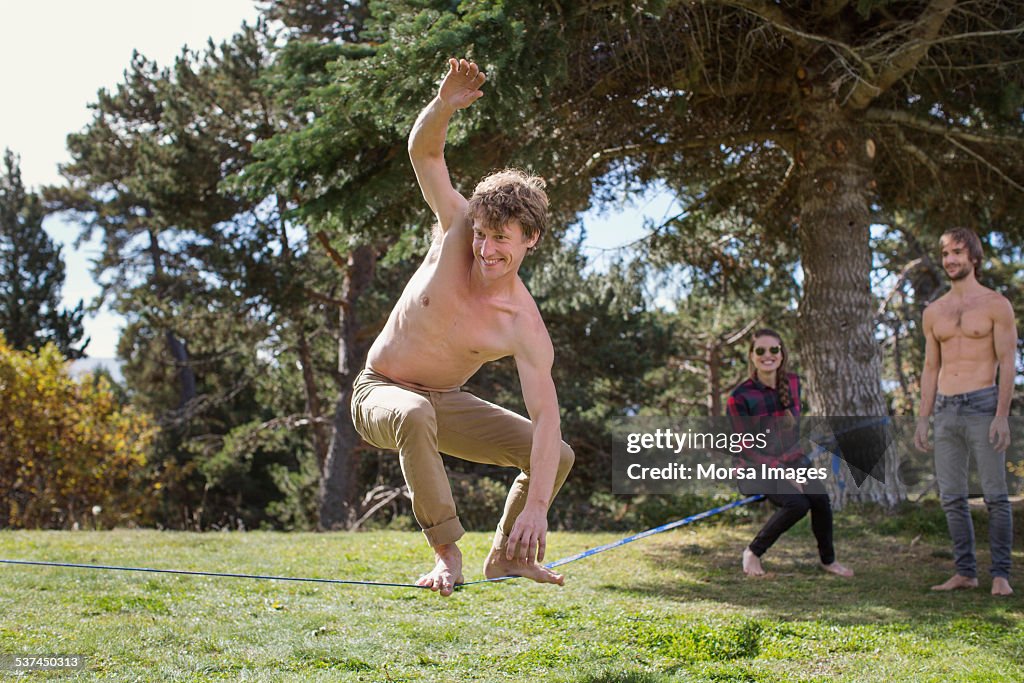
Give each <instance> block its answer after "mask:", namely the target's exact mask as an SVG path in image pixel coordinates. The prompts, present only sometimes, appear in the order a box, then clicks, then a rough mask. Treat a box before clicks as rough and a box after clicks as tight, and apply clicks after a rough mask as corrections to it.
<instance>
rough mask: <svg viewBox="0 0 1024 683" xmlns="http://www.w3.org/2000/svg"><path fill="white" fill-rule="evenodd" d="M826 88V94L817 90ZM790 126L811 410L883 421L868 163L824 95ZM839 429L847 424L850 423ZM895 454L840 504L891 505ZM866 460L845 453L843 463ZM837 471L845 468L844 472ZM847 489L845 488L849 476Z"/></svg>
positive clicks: (895, 489) (853, 128)
mask: <svg viewBox="0 0 1024 683" xmlns="http://www.w3.org/2000/svg"><path fill="white" fill-rule="evenodd" d="M819 89H821V90H825V91H826V92H825V94H824V96H821V95H819V96H815V93H814V91H817V90H819ZM808 91H810V94H809V95H808V96H807V97H805V99H804V101H803V110H802V112H801V115H800V117H799V120H798V122H797V129H798V131H799V132H800V137H799V141H798V148H797V150H796V155H797V157H796V158H797V163H798V164H800V165H801V166H802V168H801V174H800V188H799V197H800V201H801V206H800V227H799V235H800V248H801V252H800V254H801V264H802V266H803V271H804V290H803V299H802V300H801V302H800V323H799V326H800V329H799V347H800V352H801V353H800V359H801V367H802V368H803V372H804V375H805V378H806V392H807V395H806V399H807V403H808V404H809V408H810V411H811V412H812V413H813V414H816V415H819V416H825V417H828V418H834V417H843V416H864V417H876V418H881V417H883V416H886V415H887V411H886V407H885V402H884V400H883V396H882V385H881V358H880V354H879V349H878V343H877V341H876V340H875V328H874V319H875V304H874V300H873V297H872V294H871V281H870V275H871V250H870V242H869V239H870V232H869V230H870V210H869V196H870V191H871V183H872V178H871V156H872V150H873V147H871V146H870V145H868V144H867V137H866V135H865V134H864V132H863V129H862V128H861V127H860V126H858V125H857V124H856V122H854V121H850V120H848V119H847V118H846V116H845V115H844V114H843V112H842V111H841V110H840V109H839V108H838V106H837V105H836V103H835V102H834V100H833V99H832V97H831V96H830V93H828V92H827V89H826V88H825V87H824V86H822V87H821V88H813V89H812V88H807V89H806V90H805V91H804V92H805V94H808ZM846 424H849V422H848V421H847V423H846ZM891 450H892V449H889V451H890V452H888V453H887V454H886V456H885V457H886V466H885V474H886V477H885V479H886V482H887V484H886V485H884V486H883V485H882V484H880V483H879V482H877V481H876V480H874V479H871V478H868V479H865V480H864V481H863V483H862V484H861V486H860V490H859V492H858V493H856V494H852V493H851V492H850V491H849V489H848V487H847V486H844V478H839V479H837V482H836V484H837V485H836V487H835V490H833V492H832V493H833V499H834V501H835V503H836V505H837V507H839V506H842V504H843V503H844V502H845V500H846V499H847V498H858V499H864V498H868V499H871V500H876V501H880V502H881V501H884V502H886V503H890V504H891V503H894V502H896V501H897V500H900V499H901V498H902V497H904V495H905V494H904V493H903V492H902V491H901V490H900V487H899V486H898V485H897V482H898V479H897V478H896V477H895V476H890V475H895V466H896V462H895V458H894V457H893V453H892V452H891ZM871 455H872V454H870V453H851V452H848V450H847V451H844V452H843V457H844V459H845V460H849V459H850V457H857V456H864V457H870V456H871ZM843 469H844V470H845V469H846V468H843ZM846 474H847V477H845V482H846V483H852V479H851V478H850V477H849V471H848V470H847V471H846Z"/></svg>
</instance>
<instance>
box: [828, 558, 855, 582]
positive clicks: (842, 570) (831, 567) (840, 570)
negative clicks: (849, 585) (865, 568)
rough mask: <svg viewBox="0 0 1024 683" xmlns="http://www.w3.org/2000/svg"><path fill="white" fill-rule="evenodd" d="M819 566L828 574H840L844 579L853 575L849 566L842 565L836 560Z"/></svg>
mask: <svg viewBox="0 0 1024 683" xmlns="http://www.w3.org/2000/svg"><path fill="white" fill-rule="evenodd" d="M821 568H822V569H824V570H825V571H827V572H828V573H829V574H835V575H836V576H841V577H843V578H844V579H849V578H850V577H852V576H853V570H852V569H850V568H849V567H844V566H843V565H841V564H839V563H838V562H833V563H832V564H822V565H821Z"/></svg>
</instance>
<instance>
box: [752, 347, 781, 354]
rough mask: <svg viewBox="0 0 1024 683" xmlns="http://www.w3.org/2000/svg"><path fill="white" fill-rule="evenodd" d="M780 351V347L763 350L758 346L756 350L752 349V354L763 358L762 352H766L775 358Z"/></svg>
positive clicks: (763, 348)
mask: <svg viewBox="0 0 1024 683" xmlns="http://www.w3.org/2000/svg"><path fill="white" fill-rule="evenodd" d="M781 350H782V347H781V346H769V347H768V348H765V347H763V346H758V347H757V348H756V349H754V353H756V354H757V355H759V356H763V355H764V352H765V351H767V352H768V353H770V354H772V355H773V356H776V355H778V353H779V351H781Z"/></svg>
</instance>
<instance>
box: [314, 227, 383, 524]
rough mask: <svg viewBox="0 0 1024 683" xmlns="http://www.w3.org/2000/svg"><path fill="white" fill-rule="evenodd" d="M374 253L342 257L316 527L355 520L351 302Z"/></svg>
mask: <svg viewBox="0 0 1024 683" xmlns="http://www.w3.org/2000/svg"><path fill="white" fill-rule="evenodd" d="M376 263H377V254H376V252H375V251H374V249H373V248H372V247H370V246H366V245H363V246H360V247H356V249H354V250H353V251H352V252H351V253H350V254H349V257H348V264H347V267H346V270H345V280H344V283H343V286H342V293H341V300H342V302H344V303H343V305H342V306H341V313H340V317H341V331H340V334H339V335H338V374H339V381H340V384H341V392H340V393H339V395H338V400H337V402H336V403H335V406H334V425H333V434H332V437H331V444H330V448H328V451H327V459H326V460H325V461H324V464H323V469H322V470H321V473H320V488H319V491H318V495H317V503H318V511H319V521H318V528H319V529H321V530H322V531H327V530H332V529H347V528H349V527H350V526H351V525H352V523H353V522H354V521H355V520H356V512H357V507H358V497H359V493H360V491H359V485H358V481H356V474H357V467H358V464H359V462H358V459H357V458H356V452H355V451H356V448H357V447H358V446H359V443H360V438H359V435H358V434H357V433H356V430H355V427H354V426H353V425H352V418H351V415H350V414H351V405H352V383H353V381H355V378H356V375H357V374H359V371H360V370H361V369H362V367H363V364H364V362H365V360H366V352H367V350H368V349H367V347H366V345H365V344H360V343H359V342H358V341H357V339H356V332H357V331H358V321H357V319H356V302H357V301H358V300H359V296H360V295H361V294H362V293H363V291H364V290H365V289H366V288H367V287H368V286H369V285H370V283H371V281H372V280H373V276H374V271H375V269H376Z"/></svg>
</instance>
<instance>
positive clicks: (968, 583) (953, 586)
mask: <svg viewBox="0 0 1024 683" xmlns="http://www.w3.org/2000/svg"><path fill="white" fill-rule="evenodd" d="M977 587H978V580H977V579H972V578H971V577H969V576H964V575H963V574H953V576H951V577H950V578H948V579H947V580H946V581H945V582H944V583H940V584H938V585H937V586H932V590H933V591H955V590H959V589H961V588H977Z"/></svg>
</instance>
